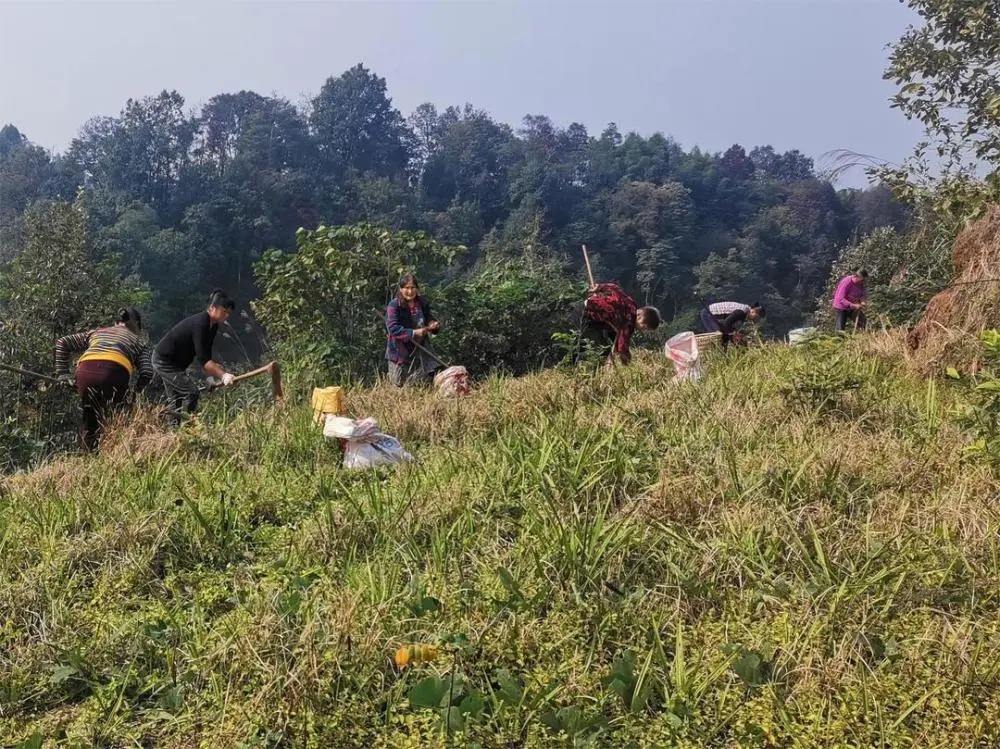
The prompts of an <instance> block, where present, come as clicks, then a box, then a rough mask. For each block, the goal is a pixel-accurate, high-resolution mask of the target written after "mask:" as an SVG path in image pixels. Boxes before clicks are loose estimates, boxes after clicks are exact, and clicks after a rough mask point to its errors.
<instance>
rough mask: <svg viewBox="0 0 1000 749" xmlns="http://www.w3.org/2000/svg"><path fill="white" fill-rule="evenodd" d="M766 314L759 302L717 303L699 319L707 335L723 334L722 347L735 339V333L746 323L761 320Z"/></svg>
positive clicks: (709, 306) (707, 308) (702, 312)
mask: <svg viewBox="0 0 1000 749" xmlns="http://www.w3.org/2000/svg"><path fill="white" fill-rule="evenodd" d="M765 314H766V312H765V310H764V308H763V307H762V306H761V304H760V303H759V302H754V303H753V304H742V303H740V302H715V303H713V304H710V305H708V306H707V307H705V308H704V309H703V310H702V311H701V312H700V313H699V314H698V317H699V319H700V320H701V326H702V328H704V332H706V333H715V332H719V333H722V345H723V346H727V345H729V342H730V341H731V340H732V338H733V333H735V332H736V329H737V328H738V327H739V326H740V325H742V324H743V323H744V322H747V321H750V322H753V321H754V320H759V319H760V318H762V317H764V315H765Z"/></svg>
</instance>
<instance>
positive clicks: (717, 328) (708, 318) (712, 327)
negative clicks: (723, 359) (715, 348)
mask: <svg viewBox="0 0 1000 749" xmlns="http://www.w3.org/2000/svg"><path fill="white" fill-rule="evenodd" d="M698 321H699V322H700V323H701V327H702V328H704V332H705V333H722V347H723V348H725V347H726V346H728V345H729V341H730V339H731V338H732V337H733V334H732V333H731V332H727V331H725V330H723V329H722V326H721V325H719V320H718V319H717V318H716V317H715V315H713V314H712V313H711V312H709V311H708V307H705V308H704V309H702V310H701V312H699V313H698Z"/></svg>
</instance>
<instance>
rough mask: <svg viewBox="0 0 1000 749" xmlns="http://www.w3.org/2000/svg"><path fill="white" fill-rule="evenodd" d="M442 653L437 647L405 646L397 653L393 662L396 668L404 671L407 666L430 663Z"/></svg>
mask: <svg viewBox="0 0 1000 749" xmlns="http://www.w3.org/2000/svg"><path fill="white" fill-rule="evenodd" d="M439 654H440V651H439V650H438V647H437V645H404V646H403V647H401V648H400V649H399V650H397V651H396V655H395V656H393V660H394V661H395V662H396V668H398V669H399V670H400V671H402V670H403V669H404V668H406V667H407V666H419V665H420V664H421V663H430V662H431V661H433V660H435V659H436V658H437V657H438V655H439Z"/></svg>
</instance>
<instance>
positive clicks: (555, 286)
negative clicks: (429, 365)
mask: <svg viewBox="0 0 1000 749" xmlns="http://www.w3.org/2000/svg"><path fill="white" fill-rule="evenodd" d="M585 296H586V287H585V285H584V284H582V283H577V282H573V281H572V280H570V278H569V277H568V275H567V273H566V270H565V268H564V266H563V264H562V263H560V262H559V261H558V260H556V259H554V258H552V257H550V256H547V255H543V254H541V253H538V254H526V255H525V256H523V257H520V258H514V259H487V260H484V261H483V262H481V263H480V264H479V265H478V266H477V267H476V268H474V269H473V270H472V271H470V272H469V273H468V274H467V275H464V276H462V277H459V278H457V279H455V280H453V281H451V282H449V283H447V284H445V285H443V286H442V287H441V288H440V289H439V290H438V291H437V292H436V294H435V297H434V298H435V300H436V301H437V303H438V309H439V311H440V316H441V319H442V320H443V321H444V322H443V326H444V329H443V333H442V335H441V348H442V351H444V352H445V353H447V357H448V358H449V359H450V360H451V361H455V362H458V363H461V364H462V365H464V366H465V367H467V368H468V369H469V371H470V372H473V373H477V374H485V373H487V372H490V371H493V370H505V371H508V372H513V373H523V372H526V371H529V370H531V369H535V368H538V367H542V366H546V365H549V366H551V365H552V364H554V363H555V362H556V361H558V360H559V359H560V358H561V357H560V354H559V352H558V350H557V347H556V346H554V345H553V339H552V336H553V334H556V333H559V332H564V331H573V332H574V333H575V331H576V329H577V328H578V327H579V325H580V319H579V315H580V311H581V307H580V305H581V303H582V300H583V298H584V297H585Z"/></svg>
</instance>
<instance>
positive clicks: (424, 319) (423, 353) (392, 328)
mask: <svg viewBox="0 0 1000 749" xmlns="http://www.w3.org/2000/svg"><path fill="white" fill-rule="evenodd" d="M385 329H386V331H387V332H388V334H389V337H388V340H387V341H386V344H385V358H386V359H388V361H389V381H390V382H391V383H392V384H393V385H395V386H396V387H402V386H403V385H404V384H406V383H407V382H413V381H416V380H420V379H423V378H430V377H433V376H434V373H435V372H437V370H438V369H440V368H441V363H440V362H439V361H438V359H437V354H436V353H435V352H434V349H433V348H431V345H430V334H431V333H437V332H438V331H439V330H440V329H441V325H440V323H438V321H437V320H435V319H434V315H433V314H432V313H431V306H430V305H429V304H428V303H427V300H426V299H424V298H423V297H422V296H420V286H419V284H418V283H417V278H416V276H414V275H413V274H412V273H407V274H406V275H405V276H403V277H402V278H400V279H399V290H398V291H397V293H396V296H395V297H393V299H392V301H391V302H389V305H388V306H387V307H386V309H385ZM414 344H417V345H414ZM415 364H419V367H420V369H419V371H417V372H414V373H412V374H409V371H410V370H411V369H412V368H413V366H414V365H415Z"/></svg>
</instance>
